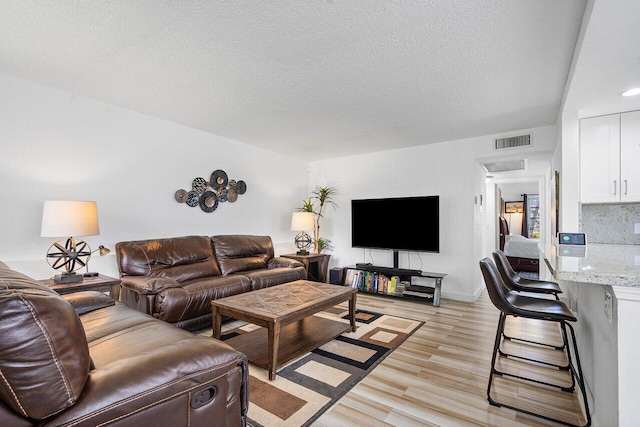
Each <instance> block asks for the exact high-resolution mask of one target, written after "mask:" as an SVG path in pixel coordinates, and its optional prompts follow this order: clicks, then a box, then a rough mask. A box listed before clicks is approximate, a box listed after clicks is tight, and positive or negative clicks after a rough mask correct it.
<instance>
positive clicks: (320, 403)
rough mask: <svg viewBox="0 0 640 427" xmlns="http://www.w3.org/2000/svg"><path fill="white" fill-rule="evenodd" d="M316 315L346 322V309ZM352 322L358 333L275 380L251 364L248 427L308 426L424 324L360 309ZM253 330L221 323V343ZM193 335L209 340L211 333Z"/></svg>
mask: <svg viewBox="0 0 640 427" xmlns="http://www.w3.org/2000/svg"><path fill="white" fill-rule="evenodd" d="M316 316H322V317H326V318H330V319H333V320H339V321H342V322H344V323H347V324H348V323H349V321H348V311H347V309H346V308H343V307H340V306H337V307H333V308H332V309H330V310H328V311H323V312H321V313H318V314H316ZM356 318H357V326H358V327H357V330H356V332H349V333H344V334H342V335H340V336H339V337H337V338H336V339H334V340H332V341H330V342H328V343H327V344H325V345H323V346H322V347H320V348H318V349H316V350H314V351H312V352H311V353H307V354H306V355H304V356H302V357H300V358H299V359H297V360H294V361H292V362H291V363H289V364H288V365H286V366H284V367H282V368H280V370H278V373H277V376H276V379H275V380H274V381H269V377H268V372H267V371H266V370H265V369H261V368H258V367H255V366H253V365H251V364H250V365H249V414H248V416H249V425H250V426H254V427H260V426H264V427H271V426H279V427H280V426H307V425H309V424H310V423H311V422H313V421H314V420H315V419H316V418H318V417H319V416H320V415H321V414H322V413H323V412H324V411H326V410H327V409H329V408H330V407H331V406H332V405H333V404H334V403H335V402H337V401H338V400H339V399H340V398H341V397H342V396H344V395H345V394H346V393H347V392H348V391H349V390H350V389H351V388H353V387H354V386H355V385H356V384H357V383H358V382H360V381H361V380H362V379H363V378H364V377H365V376H366V375H367V374H368V373H369V372H370V371H371V370H372V369H373V368H374V367H375V366H376V365H378V364H379V363H380V362H381V361H382V360H384V359H385V358H386V357H387V356H388V355H389V354H391V352H392V351H393V350H394V349H396V348H397V347H398V346H399V345H400V344H402V343H403V342H404V341H405V340H406V339H407V338H408V337H409V336H411V334H413V333H414V332H415V331H416V329H418V328H419V327H420V326H421V325H422V324H423V323H424V322H419V321H416V320H410V319H404V318H401V317H395V316H389V315H384V314H379V313H373V312H369V311H362V310H358V311H357V314H356ZM257 327H258V326H255V325H252V324H247V323H245V322H241V321H235V320H234V321H228V322H225V323H224V324H223V328H222V335H223V336H222V339H223V340H224V339H225V338H226V339H228V338H231V337H233V336H236V335H237V334H243V333H247V332H250V331H252V330H254V329H256V328H257ZM196 333H197V334H199V335H205V336H211V329H204V330H201V331H198V332H196ZM265 351H266V349H265Z"/></svg>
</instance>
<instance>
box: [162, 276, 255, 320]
mask: <svg viewBox="0 0 640 427" xmlns="http://www.w3.org/2000/svg"><path fill="white" fill-rule="evenodd" d="M250 290H251V280H249V279H248V278H247V277H245V276H240V275H232V276H226V277H210V278H205V279H197V280H190V281H187V282H184V283H183V284H182V287H180V288H171V289H165V290H163V291H161V292H160V293H159V294H158V295H157V297H156V299H155V307H154V308H153V312H154V313H157V316H158V318H159V319H160V320H164V321H165V322H178V321H179V320H183V319H191V318H194V317H198V316H202V315H205V314H206V315H210V314H211V300H214V299H218V298H224V297H228V296H231V295H237V294H241V293H243V292H249V291H250Z"/></svg>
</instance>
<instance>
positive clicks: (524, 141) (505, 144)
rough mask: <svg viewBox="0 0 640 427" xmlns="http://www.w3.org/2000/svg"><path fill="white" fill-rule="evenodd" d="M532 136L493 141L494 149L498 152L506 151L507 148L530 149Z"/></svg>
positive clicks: (508, 137) (518, 136)
mask: <svg viewBox="0 0 640 427" xmlns="http://www.w3.org/2000/svg"><path fill="white" fill-rule="evenodd" d="M530 146H531V134H530V133H528V134H526V135H516V136H507V137H505V138H496V139H494V140H493V147H494V148H495V149H496V150H504V149H507V148H517V147H530Z"/></svg>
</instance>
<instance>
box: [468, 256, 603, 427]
mask: <svg viewBox="0 0 640 427" xmlns="http://www.w3.org/2000/svg"><path fill="white" fill-rule="evenodd" d="M480 270H481V271H482V276H483V277H484V282H485V285H486V287H487V291H488V293H489V298H490V299H491V302H492V303H493V305H494V306H495V307H496V308H497V309H498V310H500V319H499V320H498V327H497V330H496V338H495V342H494V346H493V356H492V358H491V373H490V374H489V383H488V385H487V399H488V401H489V403H490V404H491V405H494V406H498V407H500V406H503V407H505V408H509V409H513V410H515V411H519V412H522V413H525V414H529V415H534V416H537V417H540V418H543V419H546V420H549V421H554V422H557V423H560V424H564V425H572V424H569V423H567V422H565V421H562V420H559V419H555V418H552V417H548V416H546V415H542V414H537V413H534V412H531V411H528V410H526V409H523V408H518V407H516V406H513V405H509V404H505V403H500V402H498V401H496V400H494V399H493V398H492V397H491V386H492V384H493V377H494V375H500V376H509V377H514V378H519V379H522V380H526V381H529V382H532V383H535V384H542V385H546V386H551V387H555V388H559V389H560V390H562V391H567V392H573V391H574V389H575V382H576V381H577V383H578V386H579V389H580V394H581V395H582V402H583V404H584V409H585V412H586V418H587V423H586V424H585V426H589V425H591V414H590V412H589V404H588V402H587V394H586V387H585V383H584V377H583V374H582V366H581V364H580V356H579V354H578V345H577V342H576V338H575V331H574V329H573V327H572V326H571V324H570V323H569V322H575V321H576V320H577V319H576V318H575V316H574V315H573V313H571V311H570V310H569V308H568V307H567V306H566V305H565V304H564V303H562V302H560V301H557V300H552V299H547V298H535V297H528V296H523V295H518V294H517V293H515V292H513V291H511V290H509V288H508V287H507V286H506V285H505V283H504V281H503V280H502V277H501V276H500V273H499V272H498V269H497V268H496V266H495V264H494V263H493V261H491V259H489V258H484V259H483V260H481V261H480ZM507 316H513V317H524V318H529V319H538V320H544V321H550V322H558V323H559V324H560V327H561V329H562V330H563V335H564V337H565V340H566V337H567V336H568V333H567V328H569V330H570V331H571V343H572V346H571V347H573V352H574V354H575V361H576V363H575V366H574V364H573V362H572V358H571V348H570V346H569V345H566V355H567V359H568V361H569V362H568V364H569V368H568V369H569V370H570V372H571V380H572V386H571V387H562V386H559V385H556V384H552V383H548V382H544V381H539V380H536V379H532V378H527V377H523V376H519V375H515V374H511V373H507V372H502V371H499V370H497V369H496V359H497V356H498V354H499V349H500V343H501V338H502V336H503V333H504V325H505V320H506V318H507ZM520 359H524V360H530V361H534V362H536V363H539V362H538V361H535V360H534V359H527V358H520Z"/></svg>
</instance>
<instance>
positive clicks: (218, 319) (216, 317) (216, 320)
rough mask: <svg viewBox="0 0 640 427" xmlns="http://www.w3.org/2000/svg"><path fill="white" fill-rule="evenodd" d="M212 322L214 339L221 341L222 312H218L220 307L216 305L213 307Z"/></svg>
mask: <svg viewBox="0 0 640 427" xmlns="http://www.w3.org/2000/svg"><path fill="white" fill-rule="evenodd" d="M211 321H212V327H213V337H214V338H216V339H220V335H221V329H222V316H221V315H220V310H218V307H217V306H215V305H214V306H212V307H211Z"/></svg>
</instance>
